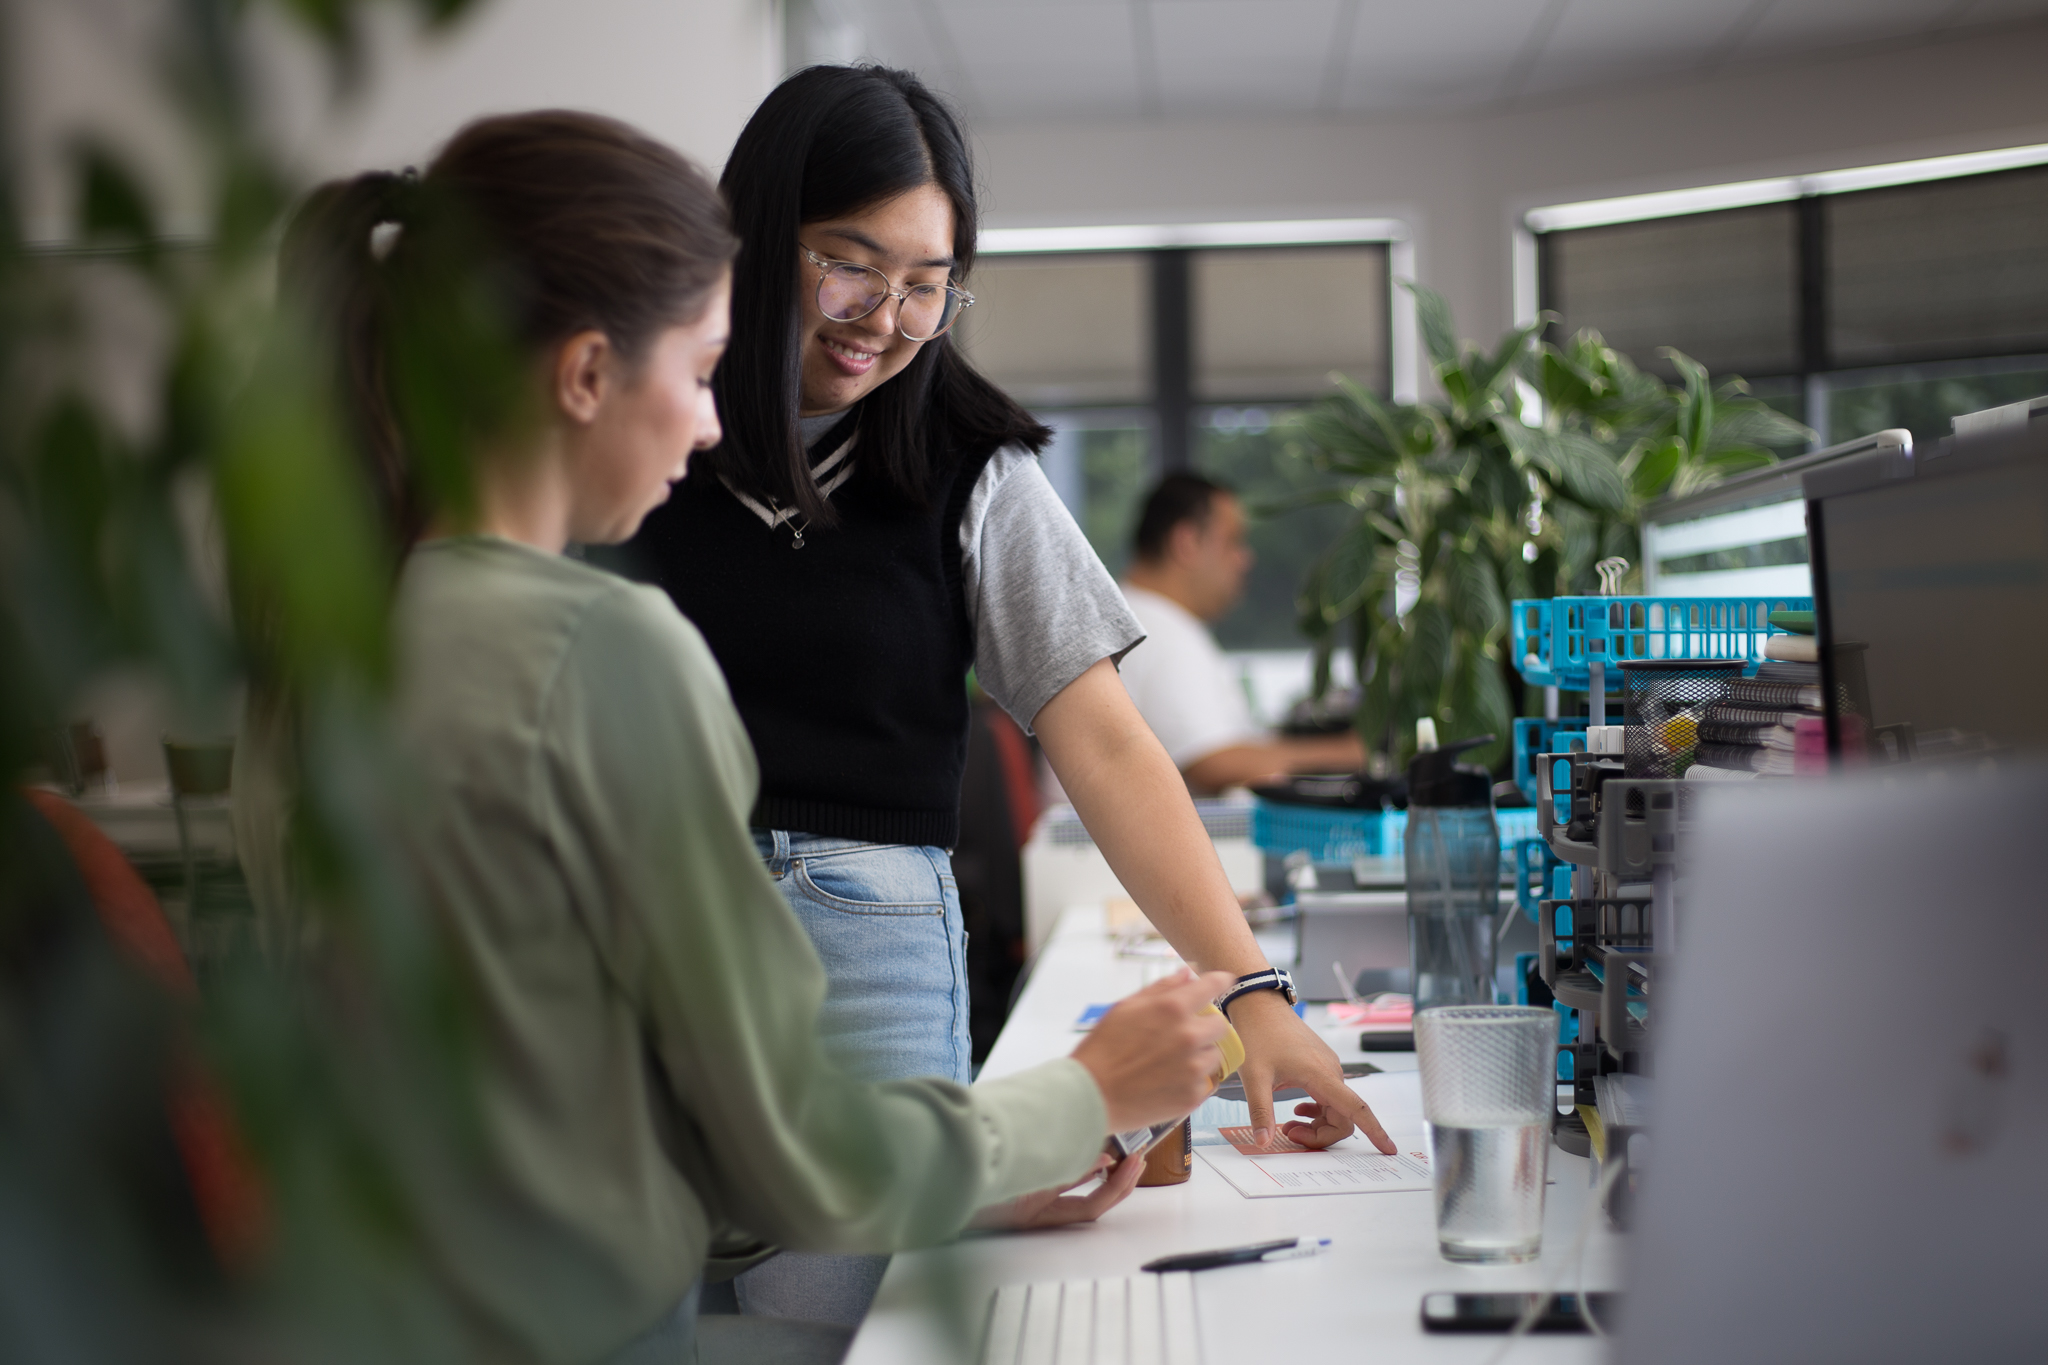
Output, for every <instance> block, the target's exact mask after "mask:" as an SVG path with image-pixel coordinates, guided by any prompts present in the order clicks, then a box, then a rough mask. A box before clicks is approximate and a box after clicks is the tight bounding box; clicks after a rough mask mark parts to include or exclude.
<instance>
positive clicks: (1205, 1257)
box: [1138, 1237, 1330, 1273]
mask: <svg viewBox="0 0 2048 1365" xmlns="http://www.w3.org/2000/svg"><path fill="white" fill-rule="evenodd" d="M1329 1249H1330V1239H1329V1238H1327V1237H1282V1238H1281V1239H1280V1240H1279V1241H1277V1242H1254V1243H1252V1244H1251V1245H1250V1246H1248V1247H1225V1248H1224V1249H1223V1250H1221V1251H1190V1252H1186V1253H1184V1254H1182V1255H1179V1256H1161V1257H1160V1258H1159V1259H1158V1260H1156V1261H1147V1262H1145V1264H1143V1265H1141V1266H1139V1267H1138V1269H1140V1270H1151V1271H1156V1272H1160V1273H1164V1272H1166V1271H1169V1270H1214V1269H1215V1268H1216V1267H1217V1266H1219V1265H1247V1264H1249V1263H1251V1262H1253V1261H1291V1260H1294V1259H1295V1258H1296V1257H1298V1256H1313V1255H1315V1254H1316V1253H1317V1252H1319V1251H1328V1250H1329Z"/></svg>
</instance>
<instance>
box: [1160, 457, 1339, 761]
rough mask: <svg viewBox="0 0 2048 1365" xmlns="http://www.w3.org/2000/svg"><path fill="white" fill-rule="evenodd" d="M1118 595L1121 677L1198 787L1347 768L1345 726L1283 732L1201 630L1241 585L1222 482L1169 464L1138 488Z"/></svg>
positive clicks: (1236, 527)
mask: <svg viewBox="0 0 2048 1365" xmlns="http://www.w3.org/2000/svg"><path fill="white" fill-rule="evenodd" d="M1135 550H1136V558H1135V559H1133V561H1132V563H1131V567H1130V568H1129V570H1127V571H1126V573H1125V575H1124V582H1123V589H1124V597H1125V599H1126V600H1127V601H1129V603H1130V604H1131V610H1132V611H1133V612H1135V613H1137V617H1138V620H1139V621H1140V622H1141V623H1142V624H1143V625H1144V627H1145V642H1144V644H1142V645H1140V646H1139V647H1138V648H1136V649H1134V650H1132V651H1131V652H1130V653H1129V654H1127V655H1125V656H1124V659H1123V662H1122V664H1121V665H1120V667H1121V670H1122V674H1123V680H1124V687H1125V688H1126V689H1127V690H1128V691H1129V692H1130V694H1131V700H1132V701H1133V702H1134V703H1135V704H1136V705H1137V708H1138V712H1139V714H1141V715H1142V716H1144V717H1145V723H1146V724H1147V725H1150V726H1151V727H1152V733H1153V734H1155V735H1157V736H1158V737H1159V742H1160V743H1161V744H1162V745H1164V746H1165V747H1166V752H1167V753H1168V754H1170V755H1172V756H1173V761H1174V762H1175V763H1177V764H1178V765H1180V771H1181V775H1182V776H1183V777H1185V778H1186V779H1187V783H1188V786H1189V788H1191V789H1192V790H1193V791H1194V792H1195V793H1196V794H1198V795H1207V794H1211V793H1214V792H1219V791H1222V790H1223V789H1225V788H1226V787H1242V786H1247V785H1249V784H1251V783H1255V782H1261V781H1265V780H1268V779H1274V778H1278V777H1281V776H1284V775H1285V774H1287V773H1304V772H1355V771H1357V770H1358V769H1359V768H1360V767H1362V766H1363V765H1364V763H1365V750H1364V748H1363V746H1361V745H1360V744H1359V742H1358V737H1357V736H1356V735H1354V734H1350V733H1345V734H1341V735H1327V736H1316V737H1314V738H1294V737H1289V736H1282V735H1275V734H1273V733H1272V732H1270V731H1267V730H1264V729H1261V728H1260V727H1259V725H1258V724H1257V723H1256V722H1255V721H1254V720H1253V719H1252V713H1251V706H1250V703H1249V702H1248V701H1247V700H1246V698H1245V694H1244V689H1243V688H1242V687H1241V686H1240V684H1239V682H1238V675H1237V670H1236V669H1235V668H1233V667H1232V666H1231V664H1230V661H1229V660H1228V659H1227V658H1225V657H1224V654H1223V651H1222V649H1221V648H1219V647H1218V646H1217V644H1216V639H1215V637H1214V636H1213V635H1211V634H1210V633H1209V627H1208V624H1207V623H1208V622H1212V621H1218V620H1221V619H1222V618H1223V617H1224V616H1225V615H1227V614H1228V613H1229V611H1230V609H1231V607H1233V606H1234V605H1236V603H1237V599H1238V598H1239V597H1240V596H1241V595H1242V594H1243V592H1244V580H1245V575H1246V574H1247V573H1249V572H1250V571H1251V567H1252V552H1251V547H1249V546H1248V545H1246V544H1245V541H1244V509H1243V508H1242V507H1240V506H1239V505H1238V501H1237V497H1236V495H1235V494H1234V493H1232V492H1231V491H1230V490H1229V489H1228V488H1226V487H1224V486H1223V485H1222V484H1219V483H1214V482H1212V481H1211V480H1208V479H1205V478H1202V477H1201V476H1200V475H1196V474H1169V475H1167V476H1166V477H1165V478H1163V479H1161V480H1160V481H1159V485H1158V487H1156V488H1154V489H1153V490H1152V493H1151V495H1150V496H1149V497H1147V498H1146V499H1145V509H1144V511H1143V513H1142V514H1141V515H1140V516H1139V518H1138V530H1137V536H1136V544H1135Z"/></svg>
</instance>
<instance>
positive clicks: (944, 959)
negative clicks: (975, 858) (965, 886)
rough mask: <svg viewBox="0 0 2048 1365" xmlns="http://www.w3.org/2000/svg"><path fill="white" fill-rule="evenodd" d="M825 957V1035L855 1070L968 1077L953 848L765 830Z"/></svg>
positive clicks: (886, 1075)
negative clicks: (881, 842)
mask: <svg viewBox="0 0 2048 1365" xmlns="http://www.w3.org/2000/svg"><path fill="white" fill-rule="evenodd" d="M754 845H755V847H756V848H758V849H759V850H760V851H761V857H762V859H763V860H764V861H765V862H766V863H767V864H768V873H769V875H770V876H772V877H774V878H775V887H776V889H777V890H778V891H780V892H782V895H783V899H785V900H787V901H788V902H789V905H790V908H791V909H793V910H795V911H796V917H797V918H798V919H800V920H802V921H803V926H804V932H806V933H808V934H809V935H810V936H811V943H812V944H813V945H814V946H815V947H816V948H817V950H818V956H819V958H820V959H822V960H823V962H824V964H825V980H826V983H827V984H826V992H825V1007H824V1009H823V1010H822V1011H821V1012H820V1014H819V1015H818V1037H819V1040H820V1042H822V1043H823V1044H824V1047H825V1055H826V1056H828V1057H830V1058H831V1059H832V1061H833V1063H834V1065H836V1066H838V1067H839V1069H840V1070H842V1071H844V1072H846V1073H847V1074H848V1075H851V1076H858V1077H859V1078H860V1079H862V1080H866V1081H893V1080H899V1079H901V1078H903V1077H905V1076H943V1077H945V1078H946V1079H947V1080H953V1081H958V1082H960V1084H962V1085H965V1084H967V1082H968V1080H969V1078H970V1076H969V1067H970V1044H969V1042H968V1037H967V931H966V930H965V929H964V928H963V927H962V926H961V922H960V891H959V888H958V887H957V886H955V885H954V882H953V862H952V859H951V858H950V857H948V856H947V853H946V850H945V849H943V848H916V847H912V846H910V845H907V844H868V843H861V842H860V841H858V840H854V839H828V838H824V837H823V836H820V835H816V834H793V833H791V832H789V831H788V830H780V829H777V830H755V831H754Z"/></svg>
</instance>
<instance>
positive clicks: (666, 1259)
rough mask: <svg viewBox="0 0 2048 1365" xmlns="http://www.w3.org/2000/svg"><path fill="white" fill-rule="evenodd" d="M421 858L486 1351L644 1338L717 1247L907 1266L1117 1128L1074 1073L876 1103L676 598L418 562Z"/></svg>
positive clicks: (489, 568) (413, 590)
mask: <svg viewBox="0 0 2048 1365" xmlns="http://www.w3.org/2000/svg"><path fill="white" fill-rule="evenodd" d="M395 619H396V629H397V642H398V646H399V649H400V651H401V653H400V659H401V685H400V690H399V703H398V716H399V721H400V725H401V729H402V738H403V740H404V747H405V751H406V754H407V756H408V757H409V759H410V760H411V761H412V762H413V763H415V764H416V765H417V769H418V772H419V773H420V774H421V775H422V776H423V786H424V790H425V796H426V800H425V801H424V802H423V803H422V805H421V814H420V816H418V817H417V818H413V819H411V820H410V821H409V823H408V829H409V834H408V841H409V844H410V847H411V848H412V850H413V851H414V853H415V855H416V856H415V859H414V862H415V864H416V868H417V872H418V875H419V876H420V877H421V879H422V880H423V883H424V888H425V892H426V896H427V898H428V900H429V901H430V903H431V904H432V905H433V906H434V907H435V909H436V910H437V912H438V914H439V918H440V921H441V923H442V925H443V927H444V928H445V930H446V931H447V932H448V933H449V934H451V935H452V937H453V941H454V943H455V944H456V947H457V952H458V954H459V957H460V959H461V962H462V965H463V966H464V967H465V968H466V970H467V972H468V974H469V975H470V977H471V978H472V980H473V982H474V985H475V996H476V999H477V1001H478V1002H479V1004H480V1008H481V1013H482V1019H481V1024H482V1029H481V1033H482V1039H483V1048H484V1064H483V1068H482V1070H483V1074H482V1078H481V1097H482V1098H481V1103H482V1119H483V1122H482V1123H481V1124H480V1125H479V1126H480V1129H481V1139H480V1141H479V1143H478V1144H477V1146H476V1157H475V1160H474V1162H473V1164H472V1165H471V1168H470V1169H468V1170H467V1171H465V1173H464V1178H463V1179H462V1180H461V1181H460V1182H458V1183H460V1184H461V1185H463V1186H464V1187H466V1188H467V1189H469V1190H471V1191H472V1192H474V1191H477V1190H482V1191H485V1192H486V1193H487V1195H488V1200H489V1203H490V1206H491V1216H490V1217H488V1218H484V1219H479V1218H478V1217H476V1216H475V1208H474V1204H475V1201H474V1200H465V1201H463V1203H464V1205H465V1207H463V1208H459V1209H458V1208H456V1207H455V1206H454V1205H453V1204H451V1205H450V1206H449V1208H448V1212H447V1215H446V1216H441V1215H439V1214H435V1215H430V1219H429V1226H428V1228H427V1235H428V1237H429V1239H430V1240H431V1241H432V1242H433V1243H434V1247H433V1258H434V1260H435V1262H436V1264H437V1266H438V1270H437V1274H439V1275H443V1276H445V1277H446V1283H447V1286H448V1288H449V1289H450V1290H451V1291H452V1292H453V1293H454V1294H455V1296H456V1297H457V1298H458V1300H459V1301H460V1302H461V1305H462V1309H463V1315H464V1318H465V1320H466V1321H468V1322H469V1323H470V1324H471V1325H472V1328H473V1330H474V1331H475V1332H476V1333H477V1336H478V1344H480V1345H481V1346H482V1347H483V1349H485V1350H486V1351H487V1352H488V1353H489V1354H490V1355H492V1356H494V1357H497V1358H511V1357H516V1358H521V1359H532V1360H542V1361H565V1362H568V1361H587V1360H591V1359H595V1358H597V1357H599V1356H601V1355H602V1354H604V1353H605V1352H606V1351H609V1350H611V1349H614V1348H616V1347H617V1346H619V1345H620V1344H621V1343H623V1342H625V1341H627V1340H629V1339H630V1338H632V1337H633V1336H635V1335H636V1334H638V1333H639V1332H641V1331H644V1330H645V1329H647V1328H648V1327H650V1326H651V1325H652V1324H653V1323H654V1322H655V1321H656V1320H657V1319H658V1318H660V1317H661V1315H662V1314H663V1313H664V1312H665V1311H666V1310H668V1309H669V1308H670V1307H671V1306H673V1305H674V1304H675V1303H676V1301H677V1299H678V1298H679V1297H680V1296H681V1295H682V1294H683V1293H684V1292H685V1291H686V1290H687V1289H688V1287H689V1285H690V1284H691V1282H692V1281H693V1280H694V1279H695V1278H696V1277H697V1276H698V1274H699V1272H700V1270H701V1268H702V1266H703V1264H704V1260H705V1256H706V1248H707V1245H708V1244H709V1243H710V1242H711V1241H712V1239H713V1237H714V1235H728V1234H751V1235H752V1236H754V1237H758V1238H761V1239H764V1240H766V1241H768V1242H772V1243H775V1244H777V1245H780V1246H784V1247H791V1248H798V1249H805V1250H817V1251H888V1250H894V1249H898V1248H906V1247H913V1246H919V1245H924V1244H929V1243H934V1242H939V1241H943V1240H945V1239H947V1238H950V1237H952V1236H953V1235H954V1234H956V1233H957V1232H958V1231H959V1230H960V1229H961V1228H962V1226H963V1225H964V1224H965V1223H966V1221H967V1219H968V1217H969V1216H970V1215H971V1214H972V1213H973V1212H974V1210H976V1209H977V1208H980V1207H981V1206H983V1205H986V1204H990V1203H994V1202H997V1201H1000V1200H1004V1199H1008V1198H1012V1197H1014V1196H1016V1195H1019V1194H1022V1193H1024V1192H1026V1191H1030V1190H1035V1189H1042V1188H1045V1187H1047V1186H1051V1185H1055V1184H1059V1183H1063V1182H1066V1181H1069V1180H1072V1179H1075V1178H1077V1177H1078V1176H1080V1175H1081V1174H1083V1173H1084V1172H1085V1171H1086V1170H1087V1169H1088V1168H1089V1166H1090V1164H1091V1163H1092V1162H1093V1160H1094V1157H1095V1155H1096V1153H1097V1152H1098V1151H1100V1150H1101V1146H1102V1139H1103V1135H1104V1132H1105V1130H1106V1127H1107V1123H1106V1115H1105V1111H1104V1109H1103V1104H1102V1098H1101V1095H1100V1093H1099V1091H1098V1090H1097V1089H1096V1086H1095V1083H1094V1081H1093V1079H1092V1078H1091V1077H1090V1076H1089V1074H1088V1073H1087V1071H1086V1070H1084V1069H1083V1068H1082V1067H1081V1066H1080V1064H1079V1063H1077V1062H1074V1061H1072V1060H1071V1059H1065V1060H1061V1061H1056V1062H1050V1063H1047V1064H1046V1065H1044V1066H1041V1067H1039V1068H1037V1069H1035V1070H1032V1071H1028V1072H1025V1073H1023V1074H1020V1075H1016V1076H1012V1077H1007V1078H1005V1079H1002V1080H997V1081H991V1082H988V1083H987V1084H983V1085H977V1086H974V1087H973V1088H971V1089H965V1088H962V1087H960V1086H958V1085H955V1084H952V1083H950V1082H947V1081H942V1080H907V1081H892V1082H887V1083H883V1084H864V1083H858V1082H855V1081H853V1080H851V1079H849V1078H847V1077H845V1076H842V1075H840V1074H839V1073H838V1072H836V1071H834V1070H833V1069H832V1068H831V1066H830V1065H828V1064H827V1062H826V1061H825V1058H824V1055H823V1054H822V1052H821V1051H820V1048H819V1044H818V1040H817V1038H816V1036H815V1032H814V1029H815V1023H816V1019H817V1015H818V1009H819V1005H820V1002H821V1001H822V1000H823V998H824V994H825V975H824V971H823V968H822V967H821V966H820V964H819V962H818V958H817V956H816V954H815V953H814V952H813V951H812V948H811V944H810V941H809V940H808V939H807V938H806V937H805V934H804V931H803V929H802V927H801V926H800V925H799V924H798V922H797V920H796V918H795V916H794V915H793V914H792V913H791V911H790V910H789V907H788V906H787V905H786V904H784V902H783V900H782V897H781V896H780V895H779V894H777V892H776V890H775V887H774V885H773V883H772V882H771V881H770V880H769V877H768V875H767V873H766V871H765V870H764V869H763V867H762V865H761V860H760V858H759V857H758V855H757V854H756V852H755V849H754V844H753V840H752V837H751V835H750V833H749V831H748V828H747V814H748V812H749V810H750V809H751V808H752V807H753V804H754V797H755V791H756V788H757V785H758V773H757V770H756V767H755V763H754V755H753V752H752V750H751V748H750V747H749V745H748V742H747V737H746V733H745V731H744V730H743V729H742V728H741V725H740V719H739V716H738V714H737V713H736V712H735V711H734V709H733V705H732V701H731V699H730V697H729V696H728V695H727V692H726V686H725V680H724V678H723V677H722V676H721V674H720V673H719V670H718V666H717V664H716V662H714V660H713V658H712V656H711V652H710V650H709V649H708V648H707V647H706V645H705V644H704V641H703V639H702V638H701V637H700V636H699V635H698V633H697V631H696V629H695V628H694V627H693V626H691V625H690V624H689V622H687V621H686V620H684V619H683V617H682V616H681V615H680V614H678V613H677V611H676V610H675V608H674V606H673V605H672V604H671V603H670V601H669V599H668V598H667V597H666V596H665V595H664V594H662V593H661V592H659V591H656V590H655V589H652V588H645V587H639V586H635V585H633V584H629V583H627V582H624V581H622V580H620V579H618V578H615V577H613V576H611V575H609V574H606V573H602V572H600V571H598V570H595V569H592V568H590V567H588V566H586V565H583V564H580V563H577V562H575V561H573V560H570V559H567V558H564V557H561V556H558V555H550V554H547V553H544V552H542V551H539V550H535V549H532V548H529V547H526V546H523V545H519V544H515V543H512V542H509V541H504V540H498V539H492V538H485V537H470V538H463V539H456V540H446V541H435V542H429V543H427V544H425V545H423V546H421V547H420V548H419V549H418V550H417V551H416V552H415V553H414V554H413V555H412V558H411V561H410V563H409V564H408V566H407V568H406V570H405V573H404V576H403V579H402V581H401V584H400V590H399V594H398V601H397V609H396V618H395Z"/></svg>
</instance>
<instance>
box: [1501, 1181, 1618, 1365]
mask: <svg viewBox="0 0 2048 1365" xmlns="http://www.w3.org/2000/svg"><path fill="white" fill-rule="evenodd" d="M1621 1171H1622V1163H1621V1162H1619V1161H1612V1160H1609V1161H1603V1162H1602V1163H1600V1183H1599V1185H1598V1187H1596V1188H1595V1189H1594V1191H1593V1198H1592V1202H1590V1203H1588V1204H1587V1205H1586V1211H1585V1213H1583V1214H1581V1215H1580V1217H1579V1235H1578V1236H1577V1237H1575V1238H1573V1239H1572V1254H1571V1265H1572V1268H1573V1279H1574V1280H1575V1281H1576V1282H1577V1284H1578V1296H1579V1312H1580V1314H1581V1315H1582V1316H1584V1318H1585V1319H1586V1325H1587V1326H1589V1327H1591V1328H1592V1329H1593V1334H1594V1335H1595V1336H1600V1337H1604V1336H1606V1335H1607V1332H1606V1330H1605V1329H1604V1328H1602V1327H1601V1326H1600V1324H1599V1323H1598V1322H1596V1321H1594V1318H1593V1314H1592V1311H1591V1309H1590V1308H1589V1307H1588V1305H1587V1303H1586V1238H1587V1237H1588V1236H1590V1235H1591V1234H1592V1231H1593V1219H1594V1218H1596V1217H1597V1216H1599V1213H1600V1210H1601V1208H1602V1207H1603V1206H1604V1205H1605V1204H1606V1203H1607V1196H1608V1194H1609V1193H1611V1192H1612V1191H1613V1189H1614V1182H1615V1181H1616V1180H1617V1179H1619V1178H1620V1176H1621ZM1564 1265H1565V1263H1564V1262H1562V1261H1560V1262H1559V1263H1558V1265H1557V1268H1556V1269H1555V1270H1554V1271H1552V1273H1551V1275H1550V1279H1549V1282H1548V1283H1546V1284H1545V1285H1544V1286H1543V1287H1542V1288H1541V1289H1539V1290H1537V1291H1536V1293H1535V1294H1534V1295H1532V1296H1531V1297H1530V1299H1529V1302H1528V1303H1527V1304H1525V1305H1523V1307H1522V1316H1520V1317H1519V1318H1516V1319H1515V1325H1514V1328H1513V1329H1512V1330H1511V1331H1510V1332H1509V1333H1508V1335H1507V1339H1506V1340H1505V1341H1503V1342H1501V1344H1500V1349H1499V1350H1498V1351H1495V1352H1494V1353H1493V1355H1492V1357H1491V1358H1490V1359H1489V1360H1488V1361H1487V1362H1486V1365H1500V1363H1501V1361H1503V1360H1505V1359H1507V1355H1508V1352H1509V1351H1512V1350H1513V1349H1514V1348H1515V1343H1516V1342H1518V1341H1520V1340H1521V1339H1522V1338H1523V1337H1525V1336H1527V1335H1529V1329H1530V1328H1531V1327H1534V1326H1535V1325H1536V1319H1538V1318H1540V1317H1542V1316H1543V1310H1544V1309H1545V1308H1547V1307H1548V1306H1549V1304H1550V1296H1551V1295H1552V1294H1555V1293H1556V1292H1557V1291H1558V1288H1559V1282H1560V1281H1562V1280H1563V1279H1564Z"/></svg>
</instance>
